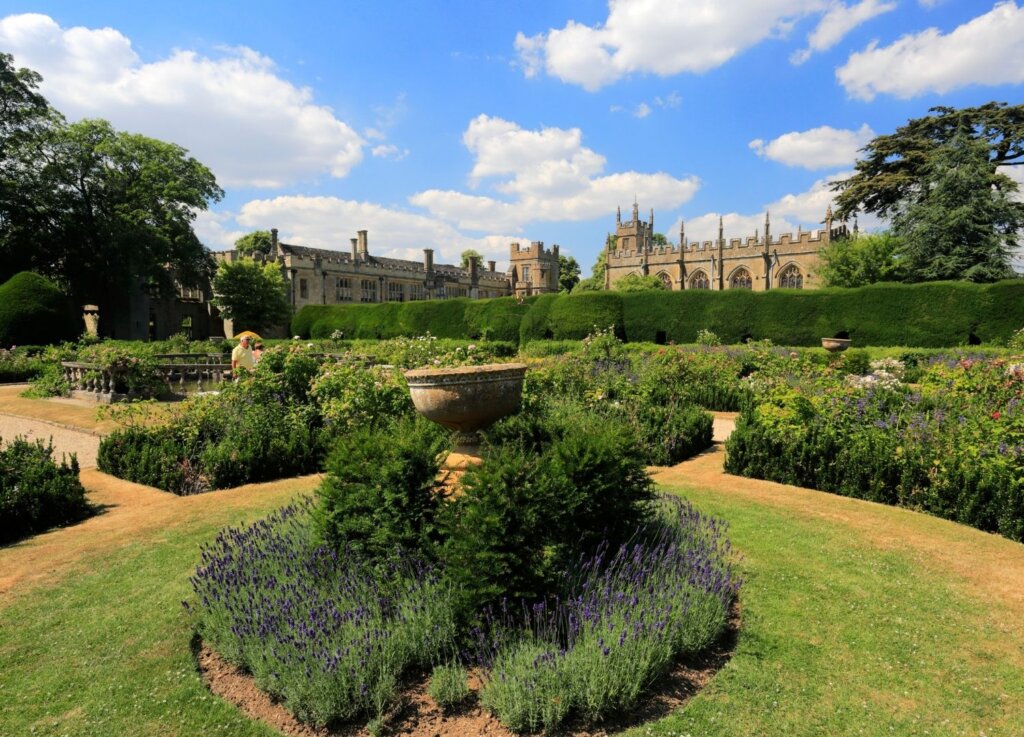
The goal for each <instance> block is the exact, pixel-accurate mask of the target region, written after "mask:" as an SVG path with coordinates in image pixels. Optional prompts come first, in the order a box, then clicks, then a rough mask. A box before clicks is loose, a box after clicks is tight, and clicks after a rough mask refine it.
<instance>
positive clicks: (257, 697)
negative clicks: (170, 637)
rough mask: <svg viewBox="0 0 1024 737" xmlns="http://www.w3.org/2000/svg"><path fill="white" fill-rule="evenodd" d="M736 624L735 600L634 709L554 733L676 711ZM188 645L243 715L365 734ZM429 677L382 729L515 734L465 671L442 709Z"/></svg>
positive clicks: (622, 725) (339, 733) (292, 733)
mask: <svg viewBox="0 0 1024 737" xmlns="http://www.w3.org/2000/svg"><path fill="white" fill-rule="evenodd" d="M739 626H740V612H739V607H738V606H736V605H734V606H733V609H732V612H731V613H730V617H729V624H728V626H727V628H726V630H725V632H723V633H722V635H721V636H720V637H719V638H718V640H717V641H716V642H715V643H714V644H713V645H712V646H711V647H710V648H709V649H708V650H707V651H705V652H703V653H701V654H700V655H698V656H696V657H692V658H687V659H684V660H682V661H680V662H679V663H678V664H677V665H676V666H675V668H674V669H673V670H672V672H671V673H669V674H668V675H667V676H665V677H664V678H661V679H659V680H658V682H657V683H655V684H654V686H653V688H652V689H650V690H649V691H648V693H647V694H646V696H645V697H644V699H643V700H642V702H641V703H640V705H639V706H637V707H636V708H635V709H633V710H632V711H630V712H629V713H627V714H624V715H622V716H620V717H618V718H617V719H614V720H608V721H606V722H604V723H603V724H600V725H598V726H596V727H594V728H593V729H591V730H587V729H584V728H582V727H581V726H580V725H579V724H578V723H575V722H569V723H568V724H566V726H565V728H564V729H562V730H561V731H560V732H559V734H561V735H565V736H566V737H606V735H612V734H617V733H618V732H621V731H623V730H625V729H629V728H631V727H635V726H637V725H638V724H643V723H644V722H649V721H651V720H654V719H660V718H661V717H664V716H666V715H668V714H669V713H671V712H672V711H675V710H676V709H678V708H679V707H680V706H682V705H683V704H685V703H686V702H687V701H689V700H690V699H691V698H693V696H694V695H695V694H696V693H697V692H698V691H700V689H702V688H704V686H706V685H707V684H708V682H709V681H710V680H711V678H712V677H713V676H714V675H715V673H717V672H718V670H719V669H720V668H721V667H722V666H723V665H725V663H727V662H728V660H729V658H731V657H732V654H733V651H734V650H735V647H736V637H737V634H738V632H739ZM193 648H194V650H195V656H196V664H197V666H198V668H199V672H200V674H201V675H202V678H203V683H204V684H206V687H207V688H209V689H210V691H211V692H212V693H213V694H215V695H216V696H219V697H221V698H222V699H224V700H226V701H228V702H230V703H232V704H234V705H235V706H237V707H238V708H239V709H240V710H241V711H242V712H243V713H244V714H245V715H246V716H248V717H249V718H251V719H256V720H259V721H261V722H263V723H265V724H267V725H269V726H271V727H273V728H274V729H276V730H278V731H279V732H282V733H283V734H285V735H288V737H369V734H370V733H369V732H367V730H366V729H365V728H364V727H362V726H358V725H350V726H345V727H340V728H338V729H327V728H318V727H313V726H310V725H308V724H304V723H302V722H300V721H299V720H297V719H296V718H295V717H294V716H293V715H292V713H291V712H290V711H288V709H287V708H286V707H285V706H284V704H282V703H280V702H279V701H276V700H275V699H273V698H272V697H271V696H269V695H268V694H267V693H266V692H264V691H262V690H260V688H259V687H258V686H257V685H256V682H255V681H254V680H253V678H252V676H250V675H249V674H248V673H246V672H245V671H243V670H242V669H240V668H237V667H235V666H234V665H232V664H231V663H228V662H227V661H226V660H224V659H223V658H222V657H221V656H220V655H218V654H217V653H216V652H215V651H214V650H212V649H210V648H209V647H208V646H207V645H205V644H203V643H202V641H201V640H200V639H199V638H198V636H197V637H196V639H195V641H194V643H193ZM428 684H429V679H428V678H427V677H426V676H420V677H419V678H417V679H415V681H414V682H413V683H412V685H410V686H409V688H408V689H406V691H405V693H404V705H403V706H402V707H401V708H400V709H399V711H398V712H397V713H395V714H394V715H392V718H391V719H389V721H388V725H387V728H386V730H385V732H384V734H387V735H402V737H478V735H489V736H490V737H515V733H514V732H512V731H510V730H508V729H506V728H505V727H504V726H502V724H501V723H500V722H499V721H498V720H497V719H496V718H495V717H494V716H492V715H491V714H490V712H488V711H487V710H485V709H484V708H482V707H481V706H480V704H479V703H478V702H477V689H478V687H479V681H478V680H477V678H476V676H475V675H471V676H470V684H469V685H470V688H471V689H472V693H471V694H470V696H469V698H468V699H467V700H466V703H465V705H463V706H462V707H461V708H459V709H457V710H455V711H452V712H448V713H445V712H442V711H441V709H440V708H439V707H438V706H437V704H436V703H434V700H433V699H431V698H430V696H428V695H427V686H428Z"/></svg>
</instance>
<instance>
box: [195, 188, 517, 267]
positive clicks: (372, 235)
mask: <svg viewBox="0 0 1024 737" xmlns="http://www.w3.org/2000/svg"><path fill="white" fill-rule="evenodd" d="M270 228H277V229H278V232H279V237H280V239H281V240H282V241H283V242H285V243H291V244H294V245H302V246H310V247H312V248H326V249H330V250H335V251H343V252H348V250H349V248H350V239H351V238H355V237H356V231H357V230H367V231H368V238H369V246H370V254H371V255H374V256H385V257H390V258H405V259H412V260H415V261H419V260H421V259H422V258H423V249H424V248H433V249H434V261H435V263H458V261H459V255H460V254H461V253H462V251H464V250H466V249H467V248H474V249H476V250H477V251H479V252H480V253H482V254H484V257H485V260H494V261H498V262H499V264H500V268H501V269H504V268H505V264H507V262H508V247H509V243H511V242H513V241H521V242H522V241H525V240H527V239H526V238H525V237H524V236H522V235H517V236H513V235H499V234H492V235H487V236H484V237H481V238H470V237H468V236H465V235H463V234H462V233H459V232H458V231H457V230H456V229H455V228H453V227H452V226H451V225H449V224H447V223H444V222H442V221H440V220H437V219H435V218H431V217H428V216H425V215H419V214H416V213H410V212H405V211H402V210H395V209H392V208H387V207H383V206H381V205H377V204H374V203H370V202H356V201H353V200H343V199H340V198H337V197H310V196H282V197H274V198H268V199H258V200H251V201H249V202H247V203H245V204H244V205H243V206H242V207H241V208H240V209H239V210H238V211H237V212H216V213H201V214H200V216H199V218H198V220H197V226H196V230H197V233H199V235H200V237H201V238H202V239H203V242H204V243H205V244H206V245H207V246H210V247H212V248H215V249H226V248H231V246H232V244H233V243H234V241H235V239H236V238H238V237H239V236H240V235H242V234H244V233H248V232H251V231H253V230H269V229H270Z"/></svg>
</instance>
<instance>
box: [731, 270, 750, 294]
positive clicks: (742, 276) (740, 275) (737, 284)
mask: <svg viewBox="0 0 1024 737" xmlns="http://www.w3.org/2000/svg"><path fill="white" fill-rule="evenodd" d="M753 288H754V280H753V279H752V278H751V277H750V272H749V271H747V270H746V269H745V268H743V267H742V266H741V267H740V268H738V269H736V271H734V272H732V277H731V278H730V279H729V289H753Z"/></svg>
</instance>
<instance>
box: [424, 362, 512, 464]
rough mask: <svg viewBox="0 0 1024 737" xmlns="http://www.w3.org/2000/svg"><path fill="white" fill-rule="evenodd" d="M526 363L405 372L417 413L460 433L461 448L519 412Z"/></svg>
mask: <svg viewBox="0 0 1024 737" xmlns="http://www.w3.org/2000/svg"><path fill="white" fill-rule="evenodd" d="M524 376H526V364H524V363H491V364H487V365H484V366H459V367H458V368H441V369H431V368H426V369H414V370H413V371H406V372H405V380H406V382H408V384H409V393H410V394H411V395H412V403H413V404H414V405H415V407H416V410H417V411H418V412H419V413H420V414H421V415H423V416H424V417H426V418H427V419H428V420H433V421H434V422H436V423H438V424H439V425H443V426H445V427H447V428H449V429H450V430H455V431H457V432H458V433H459V437H458V443H459V445H460V446H463V447H464V446H474V445H477V444H479V442H480V434H479V431H480V430H483V429H485V428H487V427H490V426H491V425H493V424H494V423H495V422H497V421H498V420H500V419H501V418H502V417H505V416H507V415H510V414H512V413H514V412H516V411H517V410H518V409H519V404H520V402H521V401H522V398H523V377H524Z"/></svg>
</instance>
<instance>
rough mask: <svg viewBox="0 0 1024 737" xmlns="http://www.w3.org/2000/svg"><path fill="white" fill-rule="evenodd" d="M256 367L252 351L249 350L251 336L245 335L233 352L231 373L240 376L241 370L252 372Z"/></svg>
mask: <svg viewBox="0 0 1024 737" xmlns="http://www.w3.org/2000/svg"><path fill="white" fill-rule="evenodd" d="M253 365H254V361H253V355H252V350H251V349H250V348H249V336H248V335H243V336H242V337H241V338H240V339H239V340H238V345H236V346H235V349H234V350H233V351H231V373H232V374H234V375H235V376H238V374H239V369H245V370H246V371H252V367H253Z"/></svg>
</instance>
